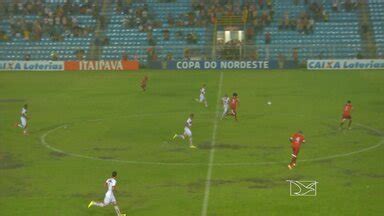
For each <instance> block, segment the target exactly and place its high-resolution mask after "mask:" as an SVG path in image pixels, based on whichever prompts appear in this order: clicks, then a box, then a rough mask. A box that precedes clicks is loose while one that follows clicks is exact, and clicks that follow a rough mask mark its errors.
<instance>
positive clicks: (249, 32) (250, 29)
mask: <svg viewBox="0 0 384 216" xmlns="http://www.w3.org/2000/svg"><path fill="white" fill-rule="evenodd" d="M254 34H255V32H254V28H253V27H251V26H249V27H247V34H246V35H247V40H248V41H251V40H253V36H254Z"/></svg>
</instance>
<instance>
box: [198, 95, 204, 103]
mask: <svg viewBox="0 0 384 216" xmlns="http://www.w3.org/2000/svg"><path fill="white" fill-rule="evenodd" d="M199 101H200V102H203V101H205V95H203V94H200V100H199Z"/></svg>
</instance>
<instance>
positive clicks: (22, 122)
mask: <svg viewBox="0 0 384 216" xmlns="http://www.w3.org/2000/svg"><path fill="white" fill-rule="evenodd" d="M20 123H21V126H23V128H26V127H27V118H25V117H23V116H22V117H20Z"/></svg>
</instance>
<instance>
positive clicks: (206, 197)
mask: <svg viewBox="0 0 384 216" xmlns="http://www.w3.org/2000/svg"><path fill="white" fill-rule="evenodd" d="M223 77H224V74H223V72H220V80H219V90H218V92H217V100H216V114H215V119H214V122H213V131H212V141H211V150H210V152H209V161H208V171H207V177H206V181H205V191H204V200H203V207H202V209H201V216H206V215H207V211H208V204H209V192H210V189H211V178H212V168H213V161H214V158H215V144H216V132H217V123H218V119H219V116H220V98H221V89H222V87H223Z"/></svg>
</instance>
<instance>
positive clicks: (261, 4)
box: [259, 0, 264, 9]
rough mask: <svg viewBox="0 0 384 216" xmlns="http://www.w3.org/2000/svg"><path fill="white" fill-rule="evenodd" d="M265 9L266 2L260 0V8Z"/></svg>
mask: <svg viewBox="0 0 384 216" xmlns="http://www.w3.org/2000/svg"><path fill="white" fill-rule="evenodd" d="M263 7H264V0H259V8H260V9H263Z"/></svg>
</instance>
